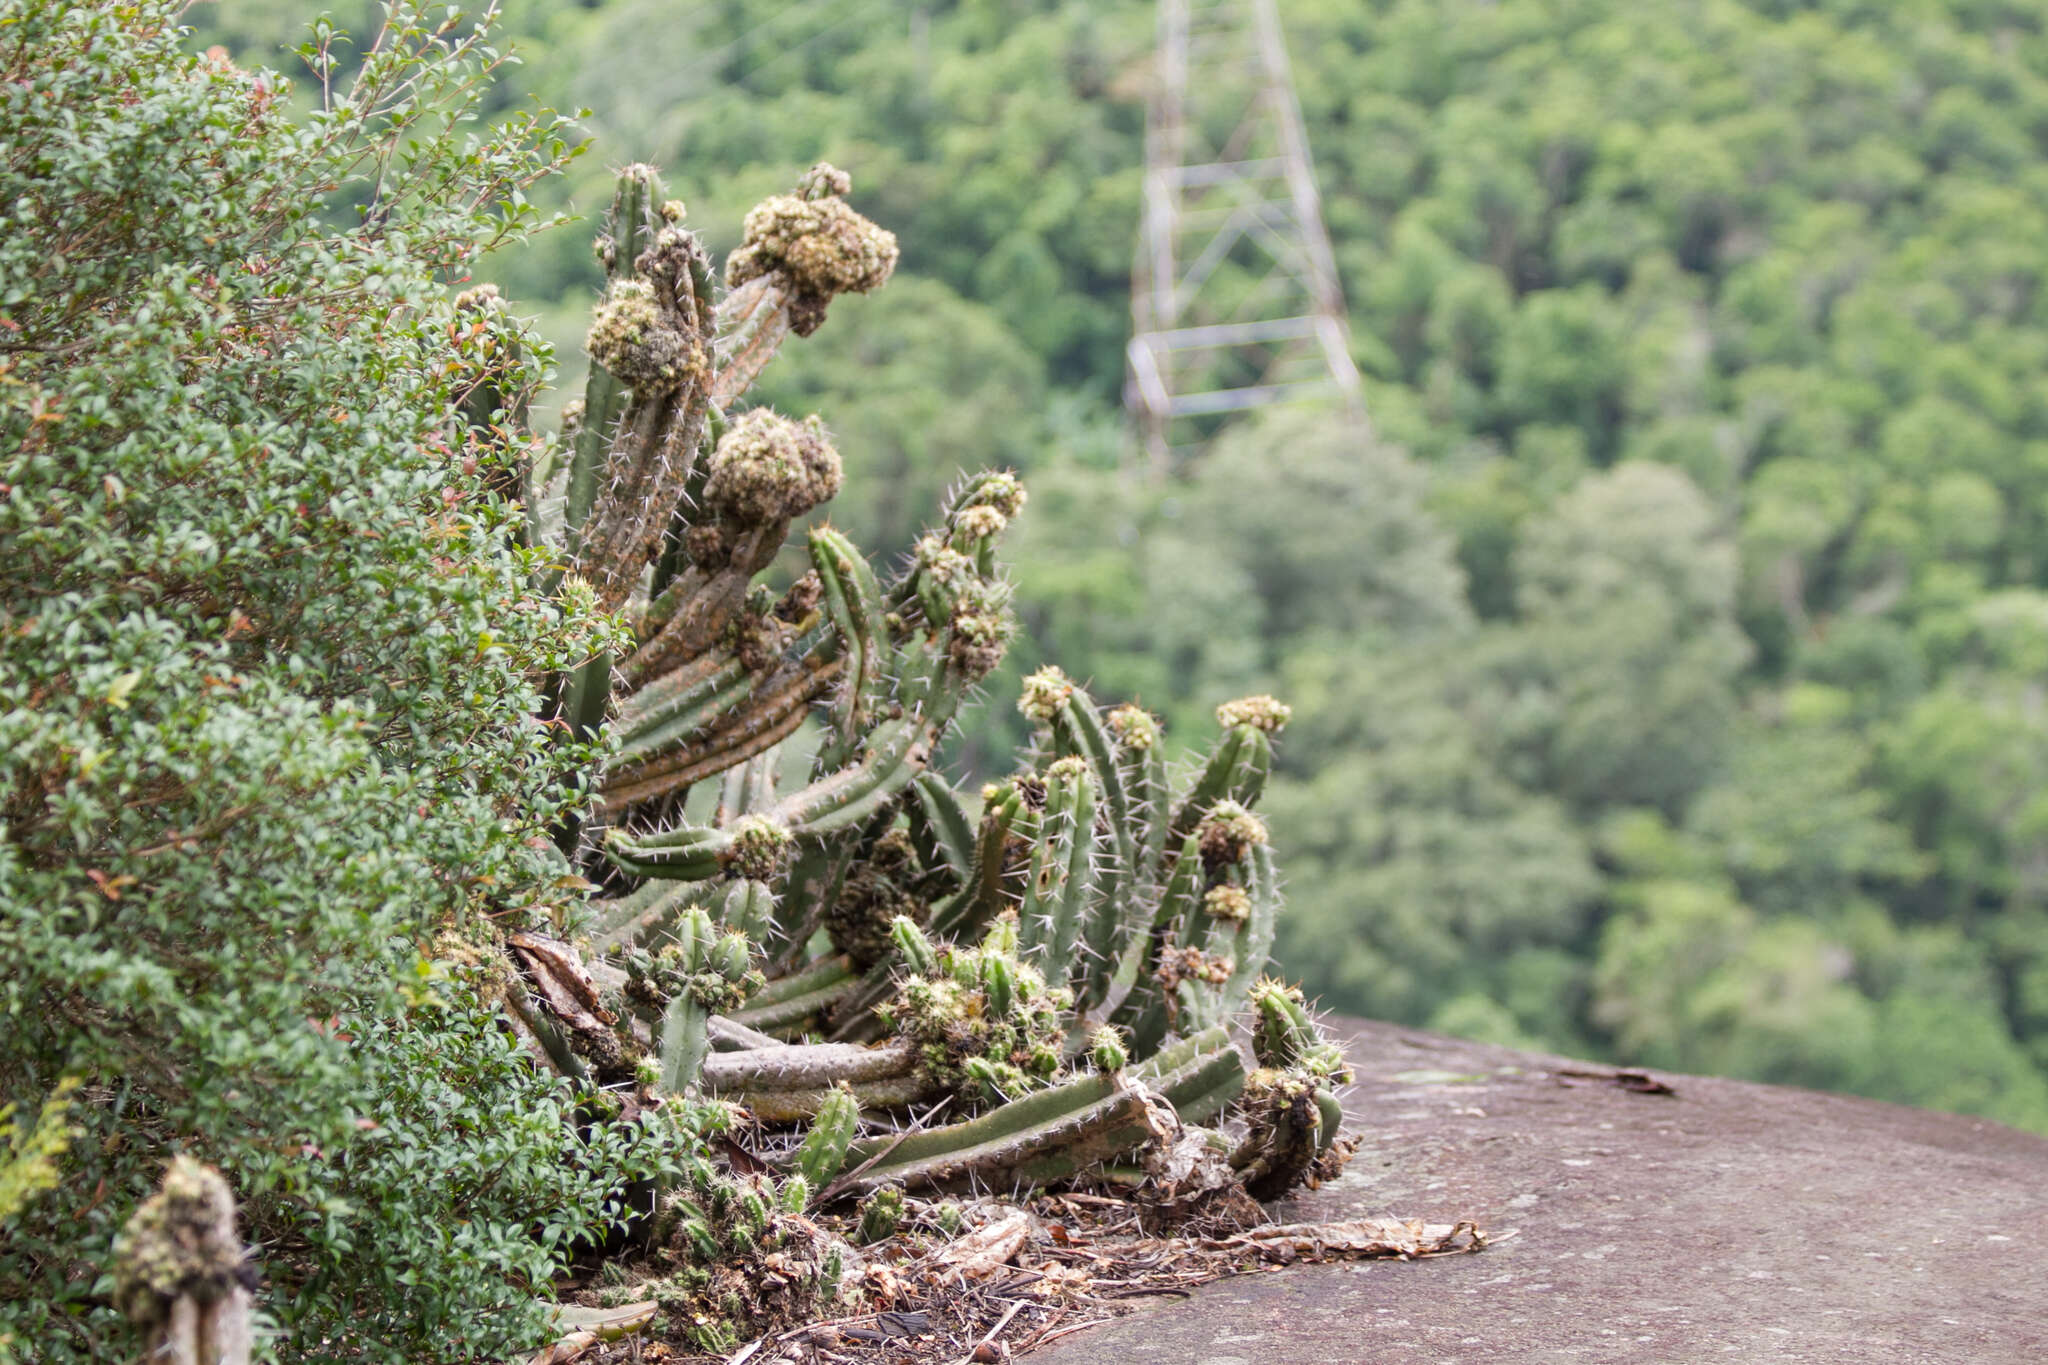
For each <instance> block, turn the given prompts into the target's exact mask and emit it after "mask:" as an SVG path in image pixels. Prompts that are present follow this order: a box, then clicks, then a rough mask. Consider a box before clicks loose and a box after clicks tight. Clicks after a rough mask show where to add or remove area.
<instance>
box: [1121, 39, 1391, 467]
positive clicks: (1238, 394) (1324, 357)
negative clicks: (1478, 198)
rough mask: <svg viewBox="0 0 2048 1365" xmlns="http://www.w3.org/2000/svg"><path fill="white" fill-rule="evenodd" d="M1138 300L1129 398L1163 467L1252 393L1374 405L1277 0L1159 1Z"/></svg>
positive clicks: (1270, 398) (1256, 397)
mask: <svg viewBox="0 0 2048 1365" xmlns="http://www.w3.org/2000/svg"><path fill="white" fill-rule="evenodd" d="M1131 314H1132V322H1133V335H1132V337H1131V344H1130V348H1129V353H1128V373H1127V377H1126V381H1125V386H1124V404H1125V406H1126V407H1127V408H1129V409H1130V411H1131V412H1132V414H1133V415H1134V416H1135V417H1136V418H1137V419H1138V422H1139V424H1140V425H1141V427H1142V428H1143V430H1144V434H1145V442H1146V446H1147V448H1148V450H1149V452H1150V455H1151V458H1152V462H1153V465H1154V467H1155V468H1156V469H1158V470H1160V471H1162V472H1163V471H1165V470H1167V469H1169V468H1171V467H1172V466H1173V465H1174V464H1175V463H1176V462H1177V460H1178V459H1180V458H1183V457H1185V456H1187V455H1189V454H1192V453H1194V452H1196V451H1197V450H1199V449H1200V448H1201V447H1202V446H1204V445H1206V444H1207V442H1208V441H1209V439H1210V438H1211V437H1213V436H1214V435H1215V433H1216V431H1217V430H1218V429H1219V428H1220V427H1221V426H1222V425H1223V423H1224V422H1225V421H1227V420H1228V418H1229V415H1230V414H1232V413H1236V412H1243V411H1246V410H1248V409H1251V408H1258V407H1264V406H1267V405H1268V404H1272V403H1280V402H1287V401H1291V400H1294V399H1297V398H1302V397H1306V396H1309V395H1311V394H1336V395H1338V396H1340V397H1341V398H1343V399H1344V400H1345V401H1346V402H1347V403H1348V404H1349V405H1350V406H1351V407H1352V408H1353V409H1354V410H1355V413H1356V415H1357V417H1358V419H1359V420H1360V421H1363V420H1364V407H1363V404H1362V402H1361V401H1360V398H1359V382H1358V369H1357V367H1356V366H1355V365H1353V364H1352V362H1351V351H1350V347H1349V344H1348V340H1347V336H1346V330H1345V322H1344V299H1343V295H1342V292H1341V291H1340V290H1339V288H1338V285H1337V267H1336V262H1335V261H1334V260H1333V259H1332V257H1331V254H1330V239H1329V234H1328V233H1327V232H1325V231H1324V229H1323V215H1322V201H1321V196H1320V195H1318V194H1317V192H1316V179H1315V168H1314V166H1313V165H1312V164H1311V163H1310V161H1309V154H1308V139H1307V138H1306V137H1305V136H1304V135H1303V132H1302V126H1301V106H1300V104H1299V102H1298V101H1297V100H1296V99H1295V94H1294V77H1293V73H1292V71H1291V69H1290V68H1289V66H1288V62H1287V48H1286V44H1285V41H1284V39H1283V38H1282V36H1281V32H1280V19H1279V16H1278V15H1277V14H1276V13H1275V12H1274V8H1273V0H1160V5H1159V70H1158V72H1157V75H1156V78H1155V80H1154V82H1153V88H1152V98H1151V107H1150V111H1149V117H1148V119H1147V122H1146V130H1145V220H1144V229H1143V234H1142V237H1141V238H1140V240H1139V243H1138V257H1137V268H1136V269H1135V270H1134V271H1133V272H1132V281H1131Z"/></svg>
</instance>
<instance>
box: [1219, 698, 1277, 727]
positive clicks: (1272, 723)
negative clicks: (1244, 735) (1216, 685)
mask: <svg viewBox="0 0 2048 1365" xmlns="http://www.w3.org/2000/svg"><path fill="white" fill-rule="evenodd" d="M1293 718H1294V708H1293V707H1291V706H1289V705H1288V704H1287V703H1285V702H1283V701H1278V700H1276V699H1274V698H1272V697H1269V696H1266V695H1265V694H1263V693H1261V694H1260V695H1258V696H1255V697H1239V698H1238V699H1237V700H1236V701H1227V702H1224V703H1223V705H1221V706H1219V707H1217V708H1216V723H1217V724H1218V725H1221V726H1222V727H1223V728H1224V729H1226V730H1229V729H1234V728H1235V727H1237V726H1239V725H1249V726H1251V727H1252V728H1253V729H1254V730H1264V731H1265V732H1266V733H1267V734H1269V735H1277V734H1279V733H1280V731H1281V729H1282V727H1284V726H1285V725H1286V724H1287V722H1288V721H1290V720H1292V719H1293Z"/></svg>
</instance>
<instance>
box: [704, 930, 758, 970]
mask: <svg viewBox="0 0 2048 1365" xmlns="http://www.w3.org/2000/svg"><path fill="white" fill-rule="evenodd" d="M753 951H754V945H753V944H751V943H749V942H748V941H747V936H746V935H745V934H742V933H740V932H738V931H737V930H728V931H727V932H725V933H722V934H720V935H719V936H718V939H717V941H716V942H715V943H714V944H713V946H712V951H711V963H710V967H711V970H712V971H715V972H717V973H718V974H719V975H720V976H722V977H724V978H725V979H726V980H727V981H732V982H738V981H742V980H744V979H745V978H746V975H747V969H748V967H749V966H750V965H751V964H752V958H753Z"/></svg>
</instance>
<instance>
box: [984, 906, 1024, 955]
mask: <svg viewBox="0 0 2048 1365" xmlns="http://www.w3.org/2000/svg"><path fill="white" fill-rule="evenodd" d="M981 951H983V952H984V953H992V954H1000V955H1002V956H1004V957H1009V958H1014V957H1016V956H1017V912H1016V911H1015V910H1005V911H1003V913H1002V914H1000V915H997V916H996V917H995V918H994V919H992V920H990V921H989V925H988V932H987V933H986V934H984V935H982V938H981Z"/></svg>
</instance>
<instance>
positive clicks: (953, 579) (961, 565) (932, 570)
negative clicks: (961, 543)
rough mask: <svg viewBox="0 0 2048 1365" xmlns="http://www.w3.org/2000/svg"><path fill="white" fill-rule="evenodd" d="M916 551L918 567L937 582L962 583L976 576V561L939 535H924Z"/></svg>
mask: <svg viewBox="0 0 2048 1365" xmlns="http://www.w3.org/2000/svg"><path fill="white" fill-rule="evenodd" d="M916 553H917V567H918V569H919V570H920V571H921V572H923V573H924V574H925V575H927V576H928V577H930V578H931V580H932V581H933V582H935V583H943V584H953V583H961V582H965V581H966V580H967V579H970V578H972V577H974V561H973V560H971V559H969V558H968V557H967V556H966V555H964V554H961V553H960V552H959V551H958V550H956V549H954V548H953V547H952V546H950V545H948V544H947V543H946V542H945V541H943V540H940V539H939V538H938V537H937V536H924V537H922V538H921V539H920V540H919V541H918V542H917V551H916Z"/></svg>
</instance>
